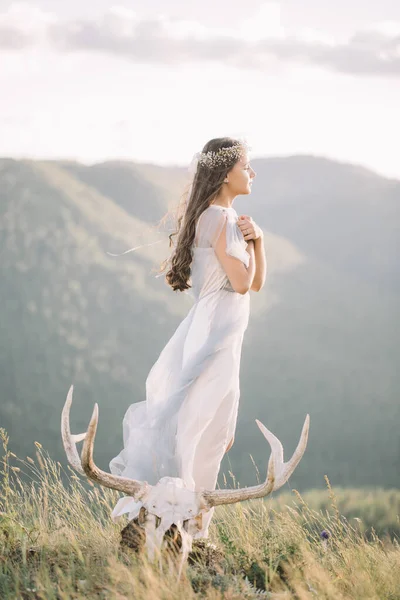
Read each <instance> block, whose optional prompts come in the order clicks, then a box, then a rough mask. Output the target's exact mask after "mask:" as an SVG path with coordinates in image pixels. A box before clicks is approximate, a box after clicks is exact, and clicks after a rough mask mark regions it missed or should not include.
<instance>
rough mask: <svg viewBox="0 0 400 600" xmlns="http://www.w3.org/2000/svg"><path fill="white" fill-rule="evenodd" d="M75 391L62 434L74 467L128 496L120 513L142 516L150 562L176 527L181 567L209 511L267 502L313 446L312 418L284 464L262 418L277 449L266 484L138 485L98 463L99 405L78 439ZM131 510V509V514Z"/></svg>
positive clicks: (166, 480) (273, 441) (167, 480)
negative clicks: (95, 451)
mask: <svg viewBox="0 0 400 600" xmlns="http://www.w3.org/2000/svg"><path fill="white" fill-rule="evenodd" d="M72 393H73V386H71V387H70V389H69V392H68V396H67V399H66V402H65V405H64V408H63V411H62V417H61V434H62V439H63V444H64V449H65V452H66V454H67V458H68V461H69V463H70V464H71V466H72V467H73V468H74V469H75V470H76V471H78V472H79V473H80V474H81V475H85V476H87V477H89V478H90V479H92V480H93V481H96V482H97V483H99V484H100V485H103V486H105V487H108V488H111V489H114V490H119V491H120V492H123V493H125V494H127V496H128V498H122V499H121V500H120V503H121V504H120V507H122V510H120V513H119V514H122V513H123V512H128V511H129V512H130V518H135V517H138V518H139V524H140V525H141V527H143V529H144V530H145V533H146V547H147V552H148V556H149V558H151V559H152V558H153V557H154V555H155V552H156V551H159V550H160V549H161V547H162V544H163V540H164V535H165V533H166V532H167V531H168V530H169V529H170V528H171V526H173V525H175V527H176V528H177V529H178V531H179V533H180V535H181V539H182V545H181V549H180V552H181V554H182V557H181V568H182V565H183V564H184V562H185V561H186V559H187V557H188V555H189V552H190V551H191V549H192V540H193V537H194V536H195V534H196V533H197V532H198V531H199V530H200V529H201V519H202V514H203V513H204V512H206V511H208V510H210V508H212V507H214V506H219V505H221V504H233V503H235V502H242V501H244V500H250V499H253V498H263V497H265V496H268V495H269V494H270V493H271V492H273V491H276V490H277V489H279V488H280V487H281V486H282V485H283V484H284V483H285V482H286V481H287V480H288V479H289V477H290V476H291V474H292V473H293V471H294V470H295V468H296V467H297V465H298V464H299V462H300V460H301V458H302V456H303V454H304V451H305V449H306V445H307V438H308V429H309V421H310V418H309V415H307V416H306V419H305V422H304V425H303V430H302V432H301V436H300V441H299V443H298V446H297V448H296V450H295V451H294V454H293V456H292V458H291V459H290V460H289V461H288V462H286V463H285V462H284V461H283V447H282V444H281V442H280V441H279V440H278V438H276V437H275V436H274V434H273V433H271V432H270V431H269V430H268V429H267V428H266V427H265V426H264V425H263V424H262V423H260V421H257V420H256V423H257V425H258V427H259V428H260V430H261V432H262V433H263V434H264V436H265V438H266V439H267V441H268V442H269V444H270V446H271V456H270V459H269V462H268V471H267V477H266V480H265V482H264V483H261V484H260V485H255V486H252V487H247V488H240V489H233V490H199V491H193V490H189V489H188V488H187V487H186V486H185V483H184V481H183V480H182V479H179V478H176V477H163V478H162V479H160V481H159V482H158V483H157V484H156V485H149V484H148V483H147V482H146V481H136V480H134V479H128V478H126V477H120V476H118V475H112V474H111V473H106V472H105V471H102V470H100V469H99V468H98V467H97V466H96V465H95V463H94V461H93V446H94V439H95V436H96V429H97V423H98V406H97V404H95V407H94V411H93V415H92V418H91V420H90V423H89V426H88V430H87V432H86V433H83V434H79V435H73V434H71V430H70V425H69V413H70V408H71V404H72ZM80 441H83V448H82V453H81V457H80V458H79V454H78V451H77V448H76V444H77V442H80ZM128 506H129V508H128V510H126V509H127V507H128ZM116 508H117V507H116ZM114 512H115V511H114Z"/></svg>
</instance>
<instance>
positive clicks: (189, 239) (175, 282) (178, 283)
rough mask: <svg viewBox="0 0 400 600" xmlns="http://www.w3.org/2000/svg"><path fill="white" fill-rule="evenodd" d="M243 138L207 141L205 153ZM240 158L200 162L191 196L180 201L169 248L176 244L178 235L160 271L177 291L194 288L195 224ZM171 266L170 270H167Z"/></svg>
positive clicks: (238, 144) (239, 142)
mask: <svg viewBox="0 0 400 600" xmlns="http://www.w3.org/2000/svg"><path fill="white" fill-rule="evenodd" d="M242 145H243V144H242V142H241V141H240V140H237V139H234V138H231V137H222V138H214V139H212V140H210V141H208V142H207V143H206V144H205V146H204V148H203V150H202V152H210V151H211V152H217V151H218V150H220V149H221V148H230V147H232V146H242ZM237 160H238V159H237V158H236V159H235V158H232V159H231V161H230V162H229V163H227V164H226V165H224V166H220V167H214V168H212V169H209V168H208V167H206V166H204V165H202V164H201V163H198V164H197V170H196V173H195V174H194V178H193V182H192V187H191V192H190V196H189V197H188V198H185V195H187V192H186V194H184V196H183V201H182V200H181V202H180V203H179V205H178V207H177V210H176V214H175V218H176V222H177V225H176V231H174V233H171V234H170V235H169V236H168V237H169V247H171V246H174V240H173V237H175V236H177V240H176V247H175V249H174V250H173V251H172V253H171V255H170V256H169V257H168V258H167V259H165V260H164V262H163V263H162V264H161V266H160V269H159V273H160V274H162V273H164V272H165V271H167V272H166V274H165V279H166V281H167V283H168V285H170V286H171V287H172V289H173V290H174V291H181V292H183V291H184V290H187V289H189V288H191V287H192V286H191V284H190V275H191V268H190V267H191V264H192V260H193V252H192V248H193V243H194V238H195V234H196V223H197V221H198V219H199V217H200V215H201V213H202V212H204V211H205V210H206V208H208V207H209V206H210V204H211V202H212V201H213V200H214V198H215V197H216V196H217V195H218V193H219V191H220V190H221V188H222V186H223V184H224V179H225V177H226V176H227V174H228V172H229V171H230V170H231V169H232V168H233V167H234V165H235V164H236V162H237ZM170 214H171V213H170V212H168V213H167V214H166V215H165V216H164V217H163V219H162V220H161V221H164V220H165V219H166V218H168V216H169V215H170ZM167 269H168V270H167Z"/></svg>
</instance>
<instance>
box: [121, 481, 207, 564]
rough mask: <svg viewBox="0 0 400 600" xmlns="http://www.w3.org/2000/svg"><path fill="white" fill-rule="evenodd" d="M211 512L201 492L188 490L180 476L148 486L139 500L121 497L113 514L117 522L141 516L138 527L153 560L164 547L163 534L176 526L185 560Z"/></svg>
mask: <svg viewBox="0 0 400 600" xmlns="http://www.w3.org/2000/svg"><path fill="white" fill-rule="evenodd" d="M207 510H209V509H208V508H207V506H206V505H205V503H204V500H203V496H202V493H201V492H194V491H192V490H189V489H188V488H187V487H186V485H185V483H184V481H183V480H182V479H179V478H177V477H163V478H162V479H160V481H159V482H158V483H157V484H156V485H154V486H149V487H148V488H147V489H146V491H145V493H144V495H143V497H142V498H141V500H140V501H136V500H135V499H134V498H133V497H130V496H128V497H125V498H121V499H120V500H119V502H118V503H117V505H116V507H115V508H114V510H113V512H112V518H113V520H114V521H117V520H118V519H119V518H120V516H121V515H123V514H125V513H129V519H130V520H132V519H135V518H137V517H139V524H140V526H141V527H143V529H144V530H145V532H146V548H147V553H148V556H149V558H150V559H151V560H152V559H153V558H154V555H155V553H156V552H159V551H160V550H161V548H162V545H163V540H164V535H165V533H166V532H167V531H168V530H169V529H170V528H171V526H172V525H175V526H176V527H177V529H178V531H179V533H180V535H181V539H182V545H181V550H180V551H181V553H182V554H183V560H186V558H187V556H188V554H189V552H190V551H191V549H192V542H193V537H194V536H195V535H196V533H198V532H199V531H200V530H201V528H202V515H203V513H204V512H206V511H207Z"/></svg>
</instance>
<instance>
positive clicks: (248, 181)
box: [226, 152, 256, 196]
mask: <svg viewBox="0 0 400 600" xmlns="http://www.w3.org/2000/svg"><path fill="white" fill-rule="evenodd" d="M255 176H256V173H255V171H254V169H252V167H251V166H250V158H249V155H248V152H244V153H243V154H242V156H241V158H240V160H239V161H238V162H237V163H236V164H235V166H234V167H232V169H231V170H230V171H229V173H228V174H227V178H228V183H227V184H226V185H227V186H228V188H229V191H231V192H232V194H234V195H235V196H237V195H240V194H251V186H252V183H253V179H254V177H255Z"/></svg>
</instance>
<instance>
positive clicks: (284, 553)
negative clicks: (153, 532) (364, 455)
mask: <svg viewBox="0 0 400 600" xmlns="http://www.w3.org/2000/svg"><path fill="white" fill-rule="evenodd" d="M0 433H1V437H2V441H3V446H4V458H3V460H2V467H1V475H2V479H1V487H0V598H1V599H2V600H11V599H13V600H15V599H24V600H25V599H26V600H28V599H30V600H33V599H43V600H53V599H54V600H56V599H57V600H58V599H59V600H64V599H71V598H88V599H94V598H98V599H100V598H104V599H106V598H107V599H116V600H123V599H133V598H134V599H135V600H141V599H143V600H144V599H146V600H148V599H151V600H153V599H154V600H167V599H168V600H170V599H171V598H174V599H175V598H176V599H178V600H179V599H182V600H190V599H192V598H193V599H194V598H200V597H201V598H206V599H207V600H214V599H215V600H217V599H222V598H224V599H227V600H228V599H229V600H239V599H252V598H261V597H266V598H273V599H276V600H278V599H280V600H287V599H299V600H309V599H310V600H311V599H315V598H321V599H326V600H328V599H329V600H330V599H332V600H333V599H334V600H344V599H350V598H351V599H355V600H366V599H369V600H395V599H400V548H399V544H398V542H397V541H396V539H394V538H393V539H390V537H389V536H387V537H386V538H384V539H380V538H379V537H378V536H377V535H376V534H375V533H374V531H373V530H370V531H369V532H368V533H369V534H368V536H367V535H366V534H365V531H364V528H363V524H362V523H360V522H359V521H357V519H352V520H351V522H350V520H349V521H348V520H347V519H345V518H344V517H343V516H342V515H341V514H340V511H339V508H338V505H337V501H336V498H335V494H334V492H333V490H332V489H331V488H330V485H329V482H328V481H327V485H328V495H329V496H330V510H329V511H328V510H325V509H324V510H323V511H321V510H316V509H314V508H311V507H310V506H309V505H308V503H306V502H305V501H304V500H303V498H302V497H301V496H300V495H299V494H298V493H295V494H294V495H293V496H292V499H291V501H290V502H289V503H288V504H287V505H285V506H282V503H280V505H279V510H276V509H275V508H274V506H277V505H276V503H274V501H270V500H266V501H264V502H261V501H260V502H253V503H246V504H241V505H240V504H239V505H234V506H231V507H227V508H222V507H221V508H220V509H219V511H217V513H216V518H215V520H214V523H213V526H212V530H211V539H210V543H213V544H215V545H216V546H217V547H218V548H219V549H220V550H221V551H222V555H223V559H222V560H220V561H219V563H218V564H217V565H214V566H213V567H212V568H209V567H208V568H207V567H206V566H205V565H204V564H202V563H201V562H197V563H195V564H193V565H190V566H188V568H187V570H186V572H185V573H184V576H183V578H182V579H181V580H180V581H177V577H176V570H175V567H174V565H173V564H172V563H171V562H168V560H167V559H164V560H163V562H162V567H161V569H162V570H161V571H160V567H159V564H158V563H157V564H154V565H153V564H149V563H148V561H147V559H146V557H145V556H143V555H141V556H138V555H136V554H134V553H131V552H126V551H123V550H122V549H121V548H120V546H119V532H120V529H121V526H120V525H115V524H113V523H112V522H111V520H110V516H109V515H110V509H111V506H112V505H113V504H114V503H115V502H116V499H117V497H118V495H117V494H116V493H115V492H113V491H110V490H106V489H103V488H99V487H97V486H96V487H95V486H93V485H90V484H89V485H88V484H87V483H86V482H84V481H82V480H81V479H80V478H78V477H77V476H76V475H75V474H74V473H73V472H72V471H70V470H69V469H67V471H64V470H63V468H62V467H61V465H60V464H59V463H56V462H54V461H53V460H51V458H50V457H49V456H48V455H47V453H46V452H44V451H43V449H42V448H41V446H40V444H37V452H36V457H35V460H33V459H32V458H27V459H25V460H20V459H18V458H17V457H16V456H15V455H13V454H12V453H11V452H10V451H9V450H8V439H7V436H6V433H5V432H4V431H3V430H0ZM322 531H326V532H327V534H328V536H329V537H328V539H326V540H324V539H323V538H321V532H322Z"/></svg>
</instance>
